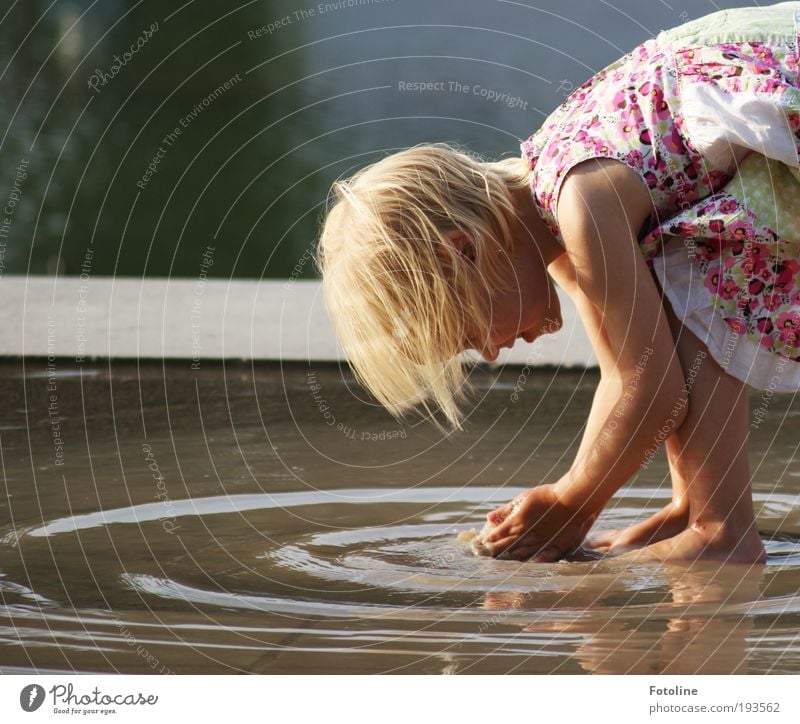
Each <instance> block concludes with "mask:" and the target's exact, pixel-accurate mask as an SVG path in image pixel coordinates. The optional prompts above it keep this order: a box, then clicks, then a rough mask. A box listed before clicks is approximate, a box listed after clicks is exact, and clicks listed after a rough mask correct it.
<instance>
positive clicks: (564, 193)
mask: <svg viewBox="0 0 800 724" xmlns="http://www.w3.org/2000/svg"><path fill="white" fill-rule="evenodd" d="M652 212H653V201H652V198H651V196H650V192H649V191H648V189H647V184H646V182H645V180H644V179H643V178H642V176H641V175H640V174H639V173H637V172H636V171H634V170H633V169H632V168H630V167H629V166H627V165H626V164H625V163H623V162H622V161H618V160H616V159H613V158H591V159H588V160H585V161H582V162H580V163H578V164H576V165H575V166H573V167H572V168H571V169H570V170H569V171H568V172H567V174H566V176H565V178H564V181H563V183H562V187H561V192H560V193H559V196H558V207H557V209H556V216H557V218H558V222H559V227H561V228H563V227H564V226H565V225H566V226H573V227H574V226H575V224H579V223H581V222H583V223H592V224H595V225H597V224H603V223H604V220H605V219H608V218H609V217H610V216H613V218H614V221H615V223H617V224H619V222H620V221H624V222H625V225H626V226H628V228H629V229H630V231H631V232H633V233H634V234H636V235H637V236H638V231H639V230H640V229H641V228H642V225H643V224H644V223H645V222H646V221H647V220H648V219H649V218H650V216H651V214H652Z"/></svg>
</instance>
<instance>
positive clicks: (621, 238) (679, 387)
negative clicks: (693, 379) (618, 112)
mask: <svg viewBox="0 0 800 724" xmlns="http://www.w3.org/2000/svg"><path fill="white" fill-rule="evenodd" d="M651 209H652V203H651V200H650V195H649V193H648V192H647V190H646V189H645V188H644V185H643V182H642V180H641V178H640V177H639V175H638V174H636V172H634V171H633V170H631V169H629V168H628V167H627V166H625V165H624V164H622V163H620V162H618V161H613V160H608V159H593V160H591V161H587V162H584V163H582V164H579V165H577V166H575V167H574V168H573V169H572V170H571V171H570V173H569V174H568V176H567V178H566V179H565V180H564V182H563V186H562V190H561V193H560V195H559V201H558V212H557V213H558V222H559V228H560V230H561V234H562V237H563V239H564V245H565V248H566V250H567V254H568V255H569V259H570V261H571V264H572V267H573V269H574V273H575V279H576V281H577V286H578V289H579V293H580V295H582V297H583V302H584V305H586V304H591V305H594V308H595V309H593V310H591V313H592V314H593V315H594V316H595V318H598V315H599V319H600V320H602V322H601V324H602V332H603V343H604V344H605V345H606V349H605V355H606V357H607V358H611V359H613V366H612V365H608V364H607V365H605V367H606V369H604V370H603V376H604V378H605V379H606V382H605V384H604V388H605V395H604V398H605V399H604V400H602V402H601V400H599V399H596V400H595V403H596V406H598V407H599V408H602V410H597V411H596V412H602V413H603V414H602V415H601V417H604V418H605V419H602V420H596V421H595V424H593V425H592V426H590V427H591V430H590V429H589V427H588V426H587V431H586V433H587V434H590V435H591V437H593V439H591V440H590V439H584V440H583V441H582V444H581V449H580V451H579V454H578V457H577V458H576V460H575V462H574V463H573V465H572V467H571V468H570V470H569V471H568V472H567V473H566V474H565V475H564V476H563V477H562V478H561V479H560V480H559V481H558V482H557V483H556V485H555V486H554V487H555V490H556V492H557V494H558V497H559V499H560V500H561V501H563V502H564V503H565V504H566V505H567V506H568V507H569V508H572V509H575V510H580V513H581V517H584V516H588V515H594V514H596V513H598V512H599V511H600V510H601V509H602V508H603V506H604V505H605V504H606V502H607V501H608V499H609V498H610V497H611V496H612V495H613V494H614V492H615V491H616V490H617V489H619V487H621V486H622V485H623V484H624V483H625V482H626V481H627V480H628V479H629V478H630V477H631V476H632V475H633V474H634V473H635V472H636V470H637V469H638V468H639V466H640V465H641V464H642V462H643V461H644V460H645V459H646V458H647V457H648V455H651V454H654V453H655V450H656V449H657V448H658V445H659V443H660V442H661V441H663V439H666V437H668V436H669V435H671V434H672V432H674V430H676V429H677V428H678V427H680V425H681V423H682V421H683V418H684V416H685V414H686V409H687V397H686V392H685V390H684V373H683V369H682V367H681V365H680V361H679V359H678V356H677V352H676V350H675V343H674V340H673V337H672V332H671V331H670V327H669V323H668V321H667V318H666V314H665V312H664V309H663V306H662V300H661V296H660V294H659V292H658V289H657V288H656V285H655V282H654V280H653V278H652V276H651V274H650V271H649V269H648V268H647V265H646V263H645V261H644V258H643V256H642V253H641V251H640V248H639V244H638V231H639V229H640V227H641V225H642V223H643V222H644V221H645V220H646V219H647V217H648V216H649V215H650V212H651ZM587 309H588V308H587ZM609 367H610V368H611V369H610V370H609ZM609 395H610V396H611V398H613V399H609V397H608V396H609Z"/></svg>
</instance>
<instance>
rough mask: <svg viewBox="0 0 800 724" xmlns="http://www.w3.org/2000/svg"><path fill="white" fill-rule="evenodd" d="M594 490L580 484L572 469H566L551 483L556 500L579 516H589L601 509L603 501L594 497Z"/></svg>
mask: <svg viewBox="0 0 800 724" xmlns="http://www.w3.org/2000/svg"><path fill="white" fill-rule="evenodd" d="M596 492H597V491H596V490H593V491H587V490H586V487H585V486H583V485H580V484H579V482H578V481H577V480H576V476H575V474H574V473H573V472H572V470H569V471H567V472H566V473H564V475H562V476H561V478H559V480H558V481H557V482H556V483H554V484H553V493H554V494H555V495H556V497H557V499H558V502H559V503H560V504H561V505H563V506H564V507H566V508H567V509H569V510H571V511H573V512H574V513H575V515H576V516H578V517H580V518H589V517H590V516H592V515H596V514H598V513H599V512H600V511H601V510H602V509H603V502H602V501H600V500H598V499H597V498H596V495H592V493H595V494H596Z"/></svg>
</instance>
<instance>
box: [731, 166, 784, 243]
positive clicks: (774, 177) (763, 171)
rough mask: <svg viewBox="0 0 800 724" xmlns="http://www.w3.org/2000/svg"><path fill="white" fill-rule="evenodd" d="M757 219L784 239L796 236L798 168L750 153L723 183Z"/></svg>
mask: <svg viewBox="0 0 800 724" xmlns="http://www.w3.org/2000/svg"><path fill="white" fill-rule="evenodd" d="M725 191H727V192H728V193H729V194H731V196H734V197H735V198H736V199H738V200H739V201H741V202H742V204H744V205H745V206H746V207H747V208H749V209H750V210H751V211H752V212H753V213H754V214H755V215H756V218H757V219H758V221H759V222H761V223H762V224H765V225H766V226H769V227H770V228H771V229H774V230H775V231H776V232H777V233H778V235H779V236H781V237H782V238H783V239H785V240H792V241H795V242H797V241H798V240H800V168H791V167H789V166H787V165H786V164H784V163H780V161H775V160H774V159H771V158H766V156H762V155H760V154H757V153H754V154H751V155H750V156H748V157H747V158H746V159H745V160H744V161H743V162H742V163H741V164H740V165H739V170H738V173H737V174H736V176H734V177H733V179H732V180H731V181H730V182H729V183H728V185H727V186H726V187H725Z"/></svg>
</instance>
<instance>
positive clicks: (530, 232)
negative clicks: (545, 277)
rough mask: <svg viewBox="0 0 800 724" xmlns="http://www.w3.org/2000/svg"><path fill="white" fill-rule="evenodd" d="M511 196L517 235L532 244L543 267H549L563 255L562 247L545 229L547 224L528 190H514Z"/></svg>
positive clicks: (526, 188)
mask: <svg viewBox="0 0 800 724" xmlns="http://www.w3.org/2000/svg"><path fill="white" fill-rule="evenodd" d="M511 195H512V197H513V199H514V206H515V208H516V211H517V218H516V221H515V223H516V224H518V225H519V229H518V233H519V234H520V235H521V237H520V238H522V239H524V240H525V241H526V242H530V243H532V244H533V245H534V246H535V247H536V248H537V249H538V250H539V255H540V256H541V259H542V261H543V262H544V265H545V266H550V264H551V263H552V262H554V261H555V260H556V259H558V258H559V257H560V256H561V255H562V254H564V253H565V252H564V247H563V246H561V244H559V243H558V241H557V240H556V238H555V237H554V236H553V234H552V233H551V232H550V230H549V229H548V228H547V224H545V222H544V219H542V217H541V215H540V214H539V211H538V209H537V208H536V204H534V202H533V199H532V198H531V192H530V188H528V187H523V188H518V189H514V190H512V192H511Z"/></svg>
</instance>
